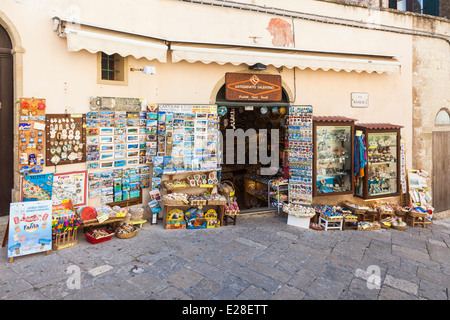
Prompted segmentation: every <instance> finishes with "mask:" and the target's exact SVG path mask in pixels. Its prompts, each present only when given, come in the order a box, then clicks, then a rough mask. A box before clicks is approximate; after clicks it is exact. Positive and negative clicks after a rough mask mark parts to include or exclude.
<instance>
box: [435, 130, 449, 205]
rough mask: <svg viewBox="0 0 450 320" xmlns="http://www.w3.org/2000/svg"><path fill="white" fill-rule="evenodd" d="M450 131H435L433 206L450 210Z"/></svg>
mask: <svg viewBox="0 0 450 320" xmlns="http://www.w3.org/2000/svg"><path fill="white" fill-rule="evenodd" d="M448 159H450V131H436V132H433V207H434V209H435V212H442V211H446V210H450V197H449V194H450V184H449V181H450V162H449V160H448Z"/></svg>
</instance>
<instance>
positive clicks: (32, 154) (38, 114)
mask: <svg viewBox="0 0 450 320" xmlns="http://www.w3.org/2000/svg"><path fill="white" fill-rule="evenodd" d="M45 109H46V100H45V99H35V98H22V99H21V100H20V109H19V172H20V174H23V175H26V174H29V173H40V172H42V170H43V166H44V164H45V163H44V150H45V149H44V142H45V141H44V140H45V139H44V135H45V119H46V115H45Z"/></svg>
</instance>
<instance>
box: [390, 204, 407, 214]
mask: <svg viewBox="0 0 450 320" xmlns="http://www.w3.org/2000/svg"><path fill="white" fill-rule="evenodd" d="M391 206H392V209H394V212H395V214H396V215H398V216H404V215H406V214H407V213H408V209H406V208H403V207H402V206H399V205H398V204H392V205H391Z"/></svg>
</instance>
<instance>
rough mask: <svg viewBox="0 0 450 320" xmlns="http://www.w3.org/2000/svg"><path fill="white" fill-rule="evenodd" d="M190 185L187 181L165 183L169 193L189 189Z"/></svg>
mask: <svg viewBox="0 0 450 320" xmlns="http://www.w3.org/2000/svg"><path fill="white" fill-rule="evenodd" d="M188 186H189V184H188V183H187V182H186V181H185V180H168V181H164V187H165V188H166V189H167V190H168V191H173V190H177V189H184V188H186V187H188Z"/></svg>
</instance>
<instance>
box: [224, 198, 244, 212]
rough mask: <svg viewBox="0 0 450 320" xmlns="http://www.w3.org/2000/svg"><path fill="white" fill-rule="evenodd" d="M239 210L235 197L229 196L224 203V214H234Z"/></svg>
mask: <svg viewBox="0 0 450 320" xmlns="http://www.w3.org/2000/svg"><path fill="white" fill-rule="evenodd" d="M239 212H240V210H239V205H238V203H237V200H236V198H235V197H231V198H230V199H229V200H228V201H227V204H226V205H225V214H226V215H227V216H235V215H238V214H239Z"/></svg>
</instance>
